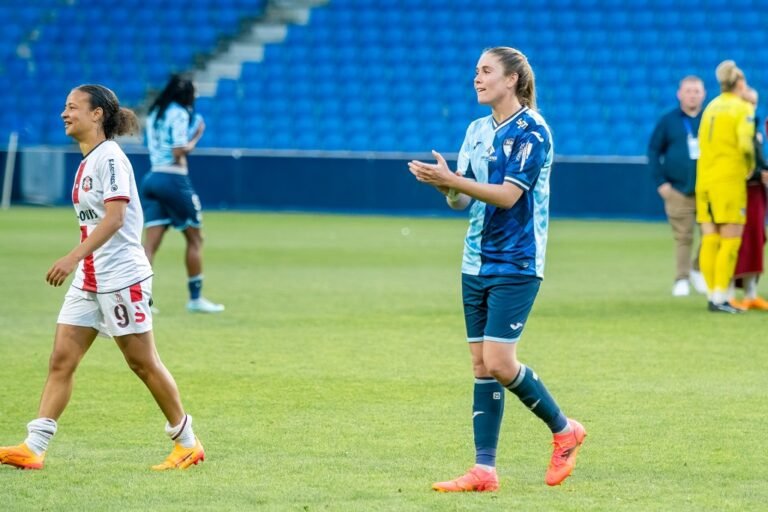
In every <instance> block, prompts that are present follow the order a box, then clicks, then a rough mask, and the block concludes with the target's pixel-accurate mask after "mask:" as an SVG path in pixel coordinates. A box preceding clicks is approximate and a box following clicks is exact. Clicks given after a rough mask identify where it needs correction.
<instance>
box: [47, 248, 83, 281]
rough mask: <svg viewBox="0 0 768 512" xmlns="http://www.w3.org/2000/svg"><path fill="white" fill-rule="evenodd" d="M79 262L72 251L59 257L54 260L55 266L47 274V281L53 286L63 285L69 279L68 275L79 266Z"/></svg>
mask: <svg viewBox="0 0 768 512" xmlns="http://www.w3.org/2000/svg"><path fill="white" fill-rule="evenodd" d="M77 263H78V260H77V257H75V256H74V255H72V254H71V253H70V254H67V255H66V256H64V257H63V258H59V259H58V260H56V261H55V262H54V264H53V266H52V267H51V268H50V269H49V270H48V273H47V274H46V275H45V280H46V282H47V283H48V284H50V285H51V286H61V285H62V284H64V281H65V280H66V279H67V276H69V274H71V273H72V272H74V271H75V269H76V268H77Z"/></svg>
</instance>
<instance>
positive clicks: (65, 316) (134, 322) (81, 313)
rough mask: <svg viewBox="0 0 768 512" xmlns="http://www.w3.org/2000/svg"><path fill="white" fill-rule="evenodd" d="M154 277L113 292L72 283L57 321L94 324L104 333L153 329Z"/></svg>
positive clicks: (124, 333)
mask: <svg viewBox="0 0 768 512" xmlns="http://www.w3.org/2000/svg"><path fill="white" fill-rule="evenodd" d="M151 298H152V278H151V277H150V278H149V279H145V280H144V281H142V282H140V283H136V284H134V285H132V286H129V287H128V288H124V289H122V290H119V291H116V292H110V293H94V292H87V291H84V290H81V289H79V288H75V287H74V286H70V287H69V291H67V294H66V295H65V296H64V304H63V305H62V306H61V311H59V319H58V320H57V323H60V324H66V325H76V326H79V327H93V328H94V329H96V330H98V331H99V334H101V335H103V336H107V337H109V336H125V335H126V334H141V333H143V332H147V331H151V330H152V310H151V309H150V307H149V302H150V300H151Z"/></svg>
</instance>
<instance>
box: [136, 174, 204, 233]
mask: <svg viewBox="0 0 768 512" xmlns="http://www.w3.org/2000/svg"><path fill="white" fill-rule="evenodd" d="M141 206H142V208H143V209H144V226H145V227H152V226H167V225H172V226H173V227H174V228H176V229H178V230H184V229H187V228H188V227H193V228H199V227H200V226H201V225H202V222H203V214H202V208H201V207H200V198H198V197H197V194H196V193H195V189H193V188H192V181H191V180H190V179H189V176H187V175H185V174H173V173H169V172H150V173H149V174H147V175H146V176H145V177H144V180H143V181H142V184H141Z"/></svg>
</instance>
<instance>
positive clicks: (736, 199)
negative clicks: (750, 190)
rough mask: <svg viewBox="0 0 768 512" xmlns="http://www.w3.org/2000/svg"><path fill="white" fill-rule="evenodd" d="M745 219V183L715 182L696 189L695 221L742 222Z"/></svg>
mask: <svg viewBox="0 0 768 512" xmlns="http://www.w3.org/2000/svg"><path fill="white" fill-rule="evenodd" d="M746 221H747V184H746V182H744V183H739V184H735V183H715V184H712V185H709V186H707V187H703V188H701V189H698V188H697V189H696V222H698V223H699V224H702V223H705V222H708V223H712V224H744V223H745V222H746Z"/></svg>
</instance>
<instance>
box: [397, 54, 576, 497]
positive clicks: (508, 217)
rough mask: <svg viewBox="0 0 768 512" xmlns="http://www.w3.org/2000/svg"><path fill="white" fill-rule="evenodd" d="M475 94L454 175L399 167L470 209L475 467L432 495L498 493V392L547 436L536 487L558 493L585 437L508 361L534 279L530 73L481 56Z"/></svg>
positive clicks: (536, 220) (533, 378)
mask: <svg viewBox="0 0 768 512" xmlns="http://www.w3.org/2000/svg"><path fill="white" fill-rule="evenodd" d="M475 91H476V93H477V100H478V102H479V103H481V104H483V105H488V106H490V107H491V115H490V116H487V117H483V118H480V119H477V120H475V121H474V122H472V123H471V124H470V125H469V128H468V129H467V134H466V138H465V139H464V143H463V144H462V147H461V152H460V153H459V159H458V171H457V172H456V173H453V172H451V171H450V170H449V168H448V166H447V164H446V162H445V159H444V158H443V157H442V155H440V153H438V152H436V151H433V154H434V156H435V158H436V159H437V163H436V164H428V163H425V162H420V161H417V160H414V161H411V162H410V163H409V169H410V171H411V173H412V174H413V175H414V176H415V177H416V178H417V179H418V180H419V181H420V182H423V183H428V184H430V185H433V186H435V187H436V188H437V189H438V190H439V191H440V192H442V193H443V194H445V195H446V198H447V201H448V204H449V206H451V208H454V209H464V208H466V207H467V206H468V205H469V204H470V202H472V201H473V200H474V203H473V204H472V207H471V210H470V214H469V216H470V224H469V229H468V231H467V236H466V239H465V243H464V259H463V263H462V279H461V281H462V295H463V302H464V319H465V324H466V330H467V341H468V342H469V349H470V354H471V356H472V366H473V373H474V376H475V385H474V404H473V416H472V427H473V431H474V438H475V466H473V467H472V468H470V470H469V471H468V472H467V473H466V474H465V475H462V476H460V477H458V478H456V479H453V480H449V481H445V482H436V483H435V484H433V486H432V488H433V489H435V490H436V491H442V492H461V491H495V490H497V489H498V488H499V479H498V476H497V474H496V448H497V446H498V441H499V429H500V427H501V418H502V415H503V412H504V395H505V388H506V389H507V390H509V391H511V392H512V393H513V394H514V395H516V396H517V398H519V399H520V401H521V402H523V404H524V405H525V406H526V407H527V408H528V409H530V410H531V411H532V412H533V413H534V414H535V415H536V416H538V417H539V419H541V420H542V421H543V422H544V423H545V424H546V425H547V427H549V429H550V431H551V432H552V434H553V445H554V451H553V453H552V457H551V459H550V463H549V467H548V468H547V471H546V476H545V481H546V483H547V484H548V485H558V484H560V483H562V482H563V480H565V479H566V478H567V477H568V476H569V475H570V474H571V471H572V470H573V467H574V465H575V463H576V454H577V452H578V450H579V447H580V446H581V444H582V442H583V441H584V437H585V436H586V431H585V430H584V427H583V426H582V425H581V424H580V423H579V422H578V421H575V420H573V419H569V418H567V417H566V416H565V415H564V414H563V413H562V412H561V410H560V407H559V406H558V405H557V403H556V402H555V400H554V398H552V396H551V395H550V394H549V391H547V388H546V387H545V386H544V383H543V382H542V381H541V380H540V379H539V377H538V375H536V372H534V371H533V370H532V369H531V368H530V367H528V366H526V365H524V364H521V363H520V362H519V361H518V359H517V343H518V342H519V340H520V339H521V335H522V332H523V328H524V326H525V323H526V321H527V319H528V315H529V313H530V311H531V308H532V307H533V302H534V300H535V298H536V295H537V293H538V291H539V285H540V283H541V280H542V278H543V276H544V252H545V247H546V242H547V227H548V218H549V212H548V210H549V176H550V169H551V166H552V159H553V154H554V150H553V145H552V136H551V133H550V131H549V127H548V126H547V123H546V122H545V121H544V118H543V117H542V116H541V115H540V114H539V113H538V112H536V86H535V78H534V74H533V70H532V69H531V66H530V64H529V63H528V59H527V58H526V57H525V55H523V54H522V53H521V52H520V51H518V50H515V49H514V48H509V47H496V48H491V49H488V50H486V51H484V52H483V54H482V55H481V56H480V59H479V61H478V63H477V68H476V69H475Z"/></svg>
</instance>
